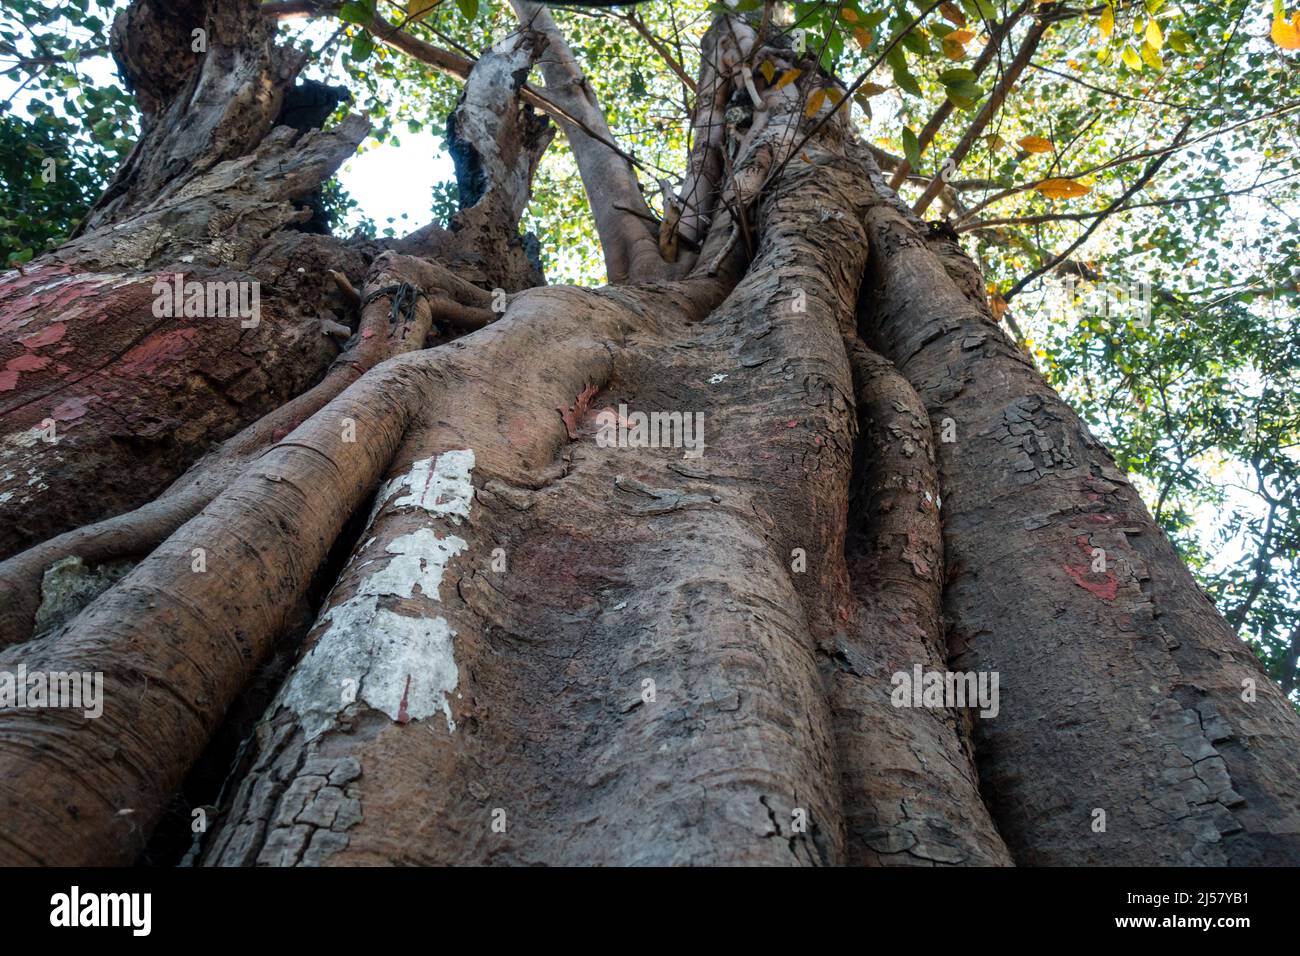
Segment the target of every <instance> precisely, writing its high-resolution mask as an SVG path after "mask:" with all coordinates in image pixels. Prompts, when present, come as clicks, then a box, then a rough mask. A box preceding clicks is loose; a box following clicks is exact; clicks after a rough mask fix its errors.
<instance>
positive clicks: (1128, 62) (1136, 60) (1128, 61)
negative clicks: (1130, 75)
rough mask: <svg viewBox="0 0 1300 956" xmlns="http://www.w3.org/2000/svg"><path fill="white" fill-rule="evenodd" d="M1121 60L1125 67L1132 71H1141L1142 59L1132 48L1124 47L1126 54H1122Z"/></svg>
mask: <svg viewBox="0 0 1300 956" xmlns="http://www.w3.org/2000/svg"><path fill="white" fill-rule="evenodd" d="M1120 59H1122V60H1123V61H1124V65H1125V66H1127V67H1128V68H1129V69H1130V70H1137V71H1139V72H1140V71H1141V69H1142V58H1141V57H1140V56H1138V55H1137V50H1135V49H1133V48H1132V47H1131V46H1126V47H1124V52H1123V53H1121V54H1120Z"/></svg>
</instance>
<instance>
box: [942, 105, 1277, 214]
mask: <svg viewBox="0 0 1300 956" xmlns="http://www.w3.org/2000/svg"><path fill="white" fill-rule="evenodd" d="M1297 110H1300V103H1293V104H1291V105H1290V106H1283V107H1280V108H1279V109H1276V110H1270V111H1269V112H1267V113H1264V114H1262V115H1260V116H1252V117H1250V118H1249V119H1244V120H1241V121H1240V122H1238V123H1233V124H1232V125H1230V126H1225V127H1223V128H1220V129H1213V130H1210V131H1208V132H1205V133H1202V134H1201V135H1200V136H1196V137H1194V138H1192V139H1189V140H1185V141H1183V142H1181V143H1178V144H1177V145H1175V144H1173V143H1170V144H1168V145H1165V146H1157V147H1154V148H1152V149H1144V150H1140V151H1139V152H1136V153H1130V154H1129V155H1127V156H1117V157H1116V158H1115V159H1112V160H1108V161H1107V162H1104V163H1101V164H1100V165H1097V166H1090V167H1088V168H1087V169H1082V170H1079V171H1078V172H1075V173H1070V174H1069V175H1068V176H1065V177H1064V178H1067V179H1082V178H1084V177H1085V176H1091V175H1093V174H1095V173H1100V172H1105V171H1106V170H1108V169H1114V168H1115V167H1116V166H1123V165H1126V164H1128V163H1133V162H1137V161H1138V160H1140V159H1149V158H1151V157H1153V156H1159V155H1161V154H1162V153H1166V152H1176V151H1178V150H1182V149H1187V148H1189V147H1191V146H1195V145H1196V144H1197V143H1201V142H1204V141H1205V140H1207V139H1213V138H1214V137H1216V136H1222V135H1223V134H1224V133H1231V132H1232V131H1233V130H1237V129H1241V128H1242V127H1243V126H1249V125H1251V124H1252V123H1258V122H1261V121H1263V120H1268V119H1277V118H1279V117H1282V116H1286V115H1287V114H1289V113H1294V112H1296V111H1297ZM1057 175H1058V176H1059V175H1060V174H1057ZM1054 178H1057V176H1048V177H1044V178H1042V179H1035V180H1033V181H1032V182H1028V183H1021V184H1020V185H1018V186H1009V187H1007V188H1006V189H1003V190H1002V191H1001V192H997V193H994V194H993V195H992V196H990V197H988V198H987V199H984V200H982V201H981V202H979V203H977V204H976V205H975V206H974V207H972V208H971V210H970V211H969V212H968V213H966V215H964V216H963V217H962V219H963V220H968V219H970V218H971V217H972V216H976V215H978V214H979V213H980V212H982V211H983V210H984V209H987V208H988V207H989V206H991V205H993V204H994V203H997V202H1001V201H1002V200H1004V199H1009V198H1010V197H1012V196H1016V195H1019V194H1020V193H1023V192H1027V191H1028V190H1030V189H1033V188H1035V187H1036V186H1040V185H1042V184H1043V183H1044V182H1046V181H1047V180H1048V179H1054Z"/></svg>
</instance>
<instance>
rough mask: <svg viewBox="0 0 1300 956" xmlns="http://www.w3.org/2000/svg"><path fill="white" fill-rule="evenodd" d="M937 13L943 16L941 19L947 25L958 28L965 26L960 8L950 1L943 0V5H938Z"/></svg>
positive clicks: (964, 19) (964, 15) (964, 18)
mask: <svg viewBox="0 0 1300 956" xmlns="http://www.w3.org/2000/svg"><path fill="white" fill-rule="evenodd" d="M939 12H940V13H941V14H943V18H944V19H945V20H947V21H948V22H949V23H952V24H955V25H956V26H959V27H964V26H965V25H966V14H964V13H962V12H961V7H959V6H957V4H955V3H953V2H952V0H944V2H943V3H941V4H939Z"/></svg>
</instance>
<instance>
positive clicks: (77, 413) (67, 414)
mask: <svg viewBox="0 0 1300 956" xmlns="http://www.w3.org/2000/svg"><path fill="white" fill-rule="evenodd" d="M94 400H95V397H94V396H93V395H86V396H83V397H81V398H68V399H64V400H63V401H62V402H60V403H59V404H58V405H57V406H56V407H55V409H54V411H53V412H51V413H50V417H51V418H53V419H54V420H56V421H60V422H74V421H76V420H77V419H78V418H80V417H81V416H82V415H85V414H86V406H88V405H89V404H90V403H91V402H93V401H94Z"/></svg>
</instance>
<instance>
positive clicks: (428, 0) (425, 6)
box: [406, 0, 439, 20]
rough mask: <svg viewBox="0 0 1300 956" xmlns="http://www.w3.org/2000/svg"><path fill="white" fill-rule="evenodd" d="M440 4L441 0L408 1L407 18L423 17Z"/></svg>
mask: <svg viewBox="0 0 1300 956" xmlns="http://www.w3.org/2000/svg"><path fill="white" fill-rule="evenodd" d="M438 3H439V0H406V18H407V19H408V20H414V19H415V18H416V17H422V16H424V15H425V14H426V13H428V12H429V11H430V10H432V9H433V8H434V7H436V6H437V5H438Z"/></svg>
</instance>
